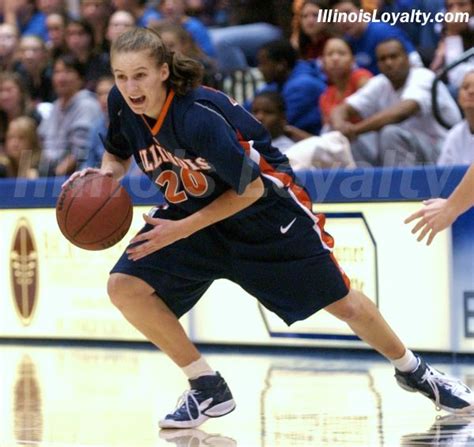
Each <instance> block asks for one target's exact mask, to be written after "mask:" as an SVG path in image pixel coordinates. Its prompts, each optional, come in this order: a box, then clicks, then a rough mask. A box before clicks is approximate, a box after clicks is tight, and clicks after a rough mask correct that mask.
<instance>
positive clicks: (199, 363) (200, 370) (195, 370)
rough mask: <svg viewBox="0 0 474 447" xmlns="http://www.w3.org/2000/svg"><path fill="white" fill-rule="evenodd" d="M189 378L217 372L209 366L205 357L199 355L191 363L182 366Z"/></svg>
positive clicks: (212, 374) (211, 374) (213, 374)
mask: <svg viewBox="0 0 474 447" xmlns="http://www.w3.org/2000/svg"><path fill="white" fill-rule="evenodd" d="M181 369H182V370H183V372H184V374H186V377H187V378H188V379H197V378H198V377H201V376H215V375H216V372H215V371H214V370H213V369H212V368H211V367H210V366H209V364H208V363H207V362H206V360H205V358H204V357H202V356H201V357H199V358H198V359H197V360H195V361H194V362H192V363H190V364H189V365H186V366H183V367H182V368H181Z"/></svg>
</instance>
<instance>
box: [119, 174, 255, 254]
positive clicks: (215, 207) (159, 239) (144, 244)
mask: <svg viewBox="0 0 474 447" xmlns="http://www.w3.org/2000/svg"><path fill="white" fill-rule="evenodd" d="M263 192H264V185H263V181H262V179H261V178H260V177H257V178H256V179H255V180H253V181H252V182H251V183H249V184H248V185H247V187H246V188H245V190H244V191H243V193H242V194H238V193H237V192H236V191H234V190H233V189H229V190H227V191H226V192H224V193H223V194H221V195H220V196H219V197H218V198H217V199H215V200H214V201H212V202H211V203H210V204H209V205H207V206H205V207H204V208H202V209H200V210H198V211H196V212H195V213H194V214H191V215H190V216H188V217H185V218H184V219H181V220H176V221H173V220H166V219H157V218H153V217H150V216H148V215H146V214H144V215H143V218H144V219H145V222H146V223H148V224H150V225H152V226H153V228H152V229H151V230H150V231H148V232H146V233H142V234H139V235H138V236H135V237H134V238H133V239H132V240H131V241H130V244H136V243H139V244H138V245H136V246H134V247H131V248H129V249H128V250H127V254H128V256H129V258H130V259H132V260H133V261H136V260H138V259H141V258H143V257H144V256H147V255H149V254H151V253H153V252H155V251H157V250H159V249H160V248H163V247H166V246H167V245H170V244H172V243H173V242H176V241H178V240H180V239H184V238H186V237H189V236H191V235H192V234H194V233H196V232H197V231H199V230H202V229H203V228H205V227H208V226H210V225H212V224H215V223H216V222H219V221H221V220H224V219H226V218H227V217H230V216H233V215H234V214H237V213H238V212H239V211H242V210H243V209H245V208H247V207H249V206H250V205H252V203H254V202H256V201H257V200H258V199H259V198H260V197H262V195H263Z"/></svg>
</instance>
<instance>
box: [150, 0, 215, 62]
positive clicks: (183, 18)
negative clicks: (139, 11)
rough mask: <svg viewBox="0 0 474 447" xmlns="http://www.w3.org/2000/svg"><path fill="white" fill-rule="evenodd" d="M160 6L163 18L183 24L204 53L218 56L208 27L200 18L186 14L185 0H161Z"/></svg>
mask: <svg viewBox="0 0 474 447" xmlns="http://www.w3.org/2000/svg"><path fill="white" fill-rule="evenodd" d="M158 8H159V11H160V13H161V18H162V19H165V20H167V21H170V22H175V23H179V24H180V25H182V26H183V27H184V28H185V29H186V31H187V32H188V33H189V34H191V36H192V37H193V39H194V41H195V42H196V43H197V45H198V46H199V48H201V50H202V51H204V53H206V54H207V55H208V56H209V57H216V50H215V48H214V44H213V43H212V41H211V36H210V35H209V31H208V29H207V28H206V27H205V26H204V24H203V23H202V22H201V21H200V20H199V19H196V18H195V17H189V16H188V15H186V3H185V0H161V1H160V4H159V6H158Z"/></svg>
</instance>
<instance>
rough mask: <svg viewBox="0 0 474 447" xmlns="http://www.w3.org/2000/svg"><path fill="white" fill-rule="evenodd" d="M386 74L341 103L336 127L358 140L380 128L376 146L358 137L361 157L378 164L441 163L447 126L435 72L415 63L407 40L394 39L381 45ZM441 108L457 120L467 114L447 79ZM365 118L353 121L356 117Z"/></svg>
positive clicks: (357, 152)
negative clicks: (434, 95)
mask: <svg viewBox="0 0 474 447" xmlns="http://www.w3.org/2000/svg"><path fill="white" fill-rule="evenodd" d="M376 51H377V60H378V64H379V68H380V71H381V74H379V75H377V76H375V77H374V78H372V79H370V80H369V81H368V82H367V84H365V86H364V87H362V88H361V89H360V90H358V91H357V92H355V93H354V94H352V95H351V96H349V97H348V98H346V99H345V101H344V102H343V103H342V104H341V105H339V106H338V107H336V108H335V109H334V110H333V112H332V114H331V117H330V123H331V126H332V128H333V129H335V130H339V131H341V132H342V133H343V134H344V135H346V136H347V137H348V138H349V139H351V140H355V139H356V138H357V137H358V136H360V135H364V134H366V133H367V132H371V131H377V137H378V141H377V144H376V145H374V147H373V148H370V147H365V145H361V144H360V143H361V141H357V140H356V141H354V142H353V144H352V151H353V153H354V158H355V159H356V161H359V162H360V161H362V162H365V163H368V164H372V165H376V166H380V165H382V166H411V165H416V164H428V163H435V162H436V160H437V159H438V156H439V152H440V149H441V145H442V143H443V141H444V139H445V138H446V133H447V130H446V129H445V128H444V127H442V126H441V125H440V124H438V122H437V121H436V119H435V118H434V116H433V111H432V103H431V86H432V84H433V80H434V76H435V75H434V73H433V72H432V71H430V70H428V69H426V68H417V67H410V61H409V58H408V54H407V52H406V50H405V48H404V47H403V44H402V42H400V41H399V40H396V39H389V40H387V41H385V42H382V43H379V45H378V46H377V50H376ZM438 103H439V107H440V113H441V114H442V115H443V117H444V118H445V119H446V121H448V122H449V123H450V124H451V125H453V124H455V123H457V122H459V121H460V120H461V114H460V112H459V109H458V106H457V105H456V103H455V101H454V100H453V98H452V97H451V95H450V93H449V92H448V90H447V88H446V86H445V85H444V84H441V85H440V86H439V89H438ZM353 117H358V118H362V120H361V121H359V122H357V123H355V124H353V123H351V121H350V120H351V118H353Z"/></svg>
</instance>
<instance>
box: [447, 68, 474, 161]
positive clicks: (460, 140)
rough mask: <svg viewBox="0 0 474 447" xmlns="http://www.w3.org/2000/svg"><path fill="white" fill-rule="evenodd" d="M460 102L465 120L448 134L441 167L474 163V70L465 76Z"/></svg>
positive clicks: (460, 89)
mask: <svg viewBox="0 0 474 447" xmlns="http://www.w3.org/2000/svg"><path fill="white" fill-rule="evenodd" d="M458 102H459V105H460V106H461V108H462V110H463V112H464V117H465V119H464V120H462V121H461V122H460V123H458V124H456V125H455V126H454V127H453V128H452V129H451V130H450V131H449V132H448V135H447V137H446V140H445V142H444V145H443V148H442V150H441V155H440V157H439V159H438V164H439V165H443V166H446V165H467V164H472V163H474V69H472V71H470V72H468V73H467V74H466V75H465V76H464V79H463V81H462V84H461V87H460V88H459V96H458Z"/></svg>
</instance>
